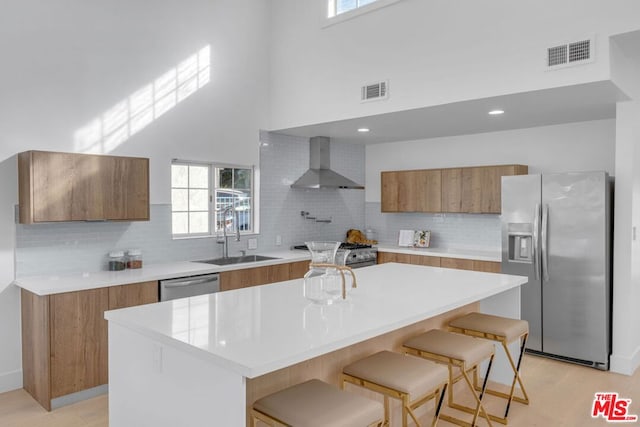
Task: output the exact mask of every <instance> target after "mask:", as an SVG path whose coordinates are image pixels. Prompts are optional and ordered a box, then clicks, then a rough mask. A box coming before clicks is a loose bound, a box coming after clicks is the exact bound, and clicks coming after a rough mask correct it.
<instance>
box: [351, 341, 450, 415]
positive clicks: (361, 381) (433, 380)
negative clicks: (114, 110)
mask: <svg viewBox="0 0 640 427" xmlns="http://www.w3.org/2000/svg"><path fill="white" fill-rule="evenodd" d="M447 382H448V375H447V369H446V368H445V367H444V366H441V365H438V364H436V363H433V362H430V361H428V360H424V359H420V358H418V357H413V356H409V355H404V354H400V353H393V352H391V351H381V352H378V353H375V354H372V355H371V356H368V357H365V358H364V359H361V360H358V361H357V362H354V363H352V364H350V365H347V366H345V367H344V369H343V370H342V387H343V388H344V385H345V383H351V384H355V385H358V386H360V387H364V388H366V389H368V390H371V391H374V392H376V393H380V394H382V395H383V396H384V425H385V426H387V425H389V398H390V397H391V398H394V399H399V400H400V401H401V402H402V426H403V427H406V426H407V425H408V418H407V415H410V416H411V418H413V421H414V422H415V423H416V425H418V426H420V422H419V421H418V419H417V417H416V415H415V413H414V412H413V411H414V409H416V408H418V407H419V406H421V405H423V404H424V403H426V402H428V401H429V400H431V399H435V398H436V397H438V401H437V402H436V411H435V415H434V417H433V421H432V422H431V426H435V425H436V424H437V423H438V416H439V414H440V408H441V407H442V400H443V398H444V394H445V391H446V389H447Z"/></svg>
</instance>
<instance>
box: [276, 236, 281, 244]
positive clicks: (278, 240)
mask: <svg viewBox="0 0 640 427" xmlns="http://www.w3.org/2000/svg"><path fill="white" fill-rule="evenodd" d="M280 245H282V236H280V235H277V236H276V246H280Z"/></svg>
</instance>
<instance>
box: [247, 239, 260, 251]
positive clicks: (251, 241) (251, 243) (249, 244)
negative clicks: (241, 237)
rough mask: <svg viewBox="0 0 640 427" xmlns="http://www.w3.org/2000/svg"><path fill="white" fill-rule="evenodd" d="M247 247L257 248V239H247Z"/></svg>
mask: <svg viewBox="0 0 640 427" xmlns="http://www.w3.org/2000/svg"><path fill="white" fill-rule="evenodd" d="M247 247H248V248H249V249H258V239H256V238H251V239H249V240H247Z"/></svg>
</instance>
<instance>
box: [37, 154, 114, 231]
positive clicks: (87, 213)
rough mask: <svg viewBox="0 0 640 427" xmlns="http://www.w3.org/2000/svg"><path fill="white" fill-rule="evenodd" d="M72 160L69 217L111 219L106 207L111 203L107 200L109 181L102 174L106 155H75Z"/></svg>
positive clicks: (76, 218)
mask: <svg viewBox="0 0 640 427" xmlns="http://www.w3.org/2000/svg"><path fill="white" fill-rule="evenodd" d="M49 154H55V153H49ZM72 161H73V173H74V175H73V190H72V196H71V218H69V219H70V220H71V221H87V220H89V221H91V220H105V219H109V218H108V217H107V216H106V213H105V208H107V207H108V205H109V203H108V202H107V201H105V191H106V189H107V188H108V182H105V181H104V179H103V176H102V172H103V169H104V168H103V162H104V156H93V155H74V156H73V159H72ZM69 219H68V220H69Z"/></svg>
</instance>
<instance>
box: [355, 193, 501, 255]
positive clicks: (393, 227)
mask: <svg viewBox="0 0 640 427" xmlns="http://www.w3.org/2000/svg"><path fill="white" fill-rule="evenodd" d="M366 218H367V220H366V222H367V227H369V228H372V229H373V230H375V231H376V233H377V236H378V237H377V238H378V240H379V241H380V242H382V243H386V244H397V243H398V232H399V230H431V247H436V248H458V249H486V250H499V249H500V246H501V242H500V216H499V215H487V214H452V213H446V214H427V213H381V212H380V203H373V202H368V203H367V204H366Z"/></svg>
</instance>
